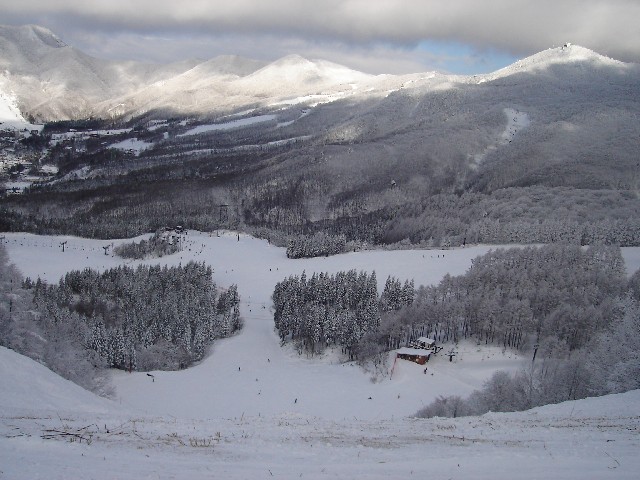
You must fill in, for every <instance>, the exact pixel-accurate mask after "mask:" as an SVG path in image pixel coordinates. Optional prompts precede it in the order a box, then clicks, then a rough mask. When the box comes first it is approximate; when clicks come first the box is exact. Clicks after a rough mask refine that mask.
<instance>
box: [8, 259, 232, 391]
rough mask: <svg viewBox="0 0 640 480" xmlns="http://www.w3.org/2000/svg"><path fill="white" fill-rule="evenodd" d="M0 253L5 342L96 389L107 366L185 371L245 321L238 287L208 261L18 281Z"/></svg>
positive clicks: (82, 272)
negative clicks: (225, 284) (216, 279)
mask: <svg viewBox="0 0 640 480" xmlns="http://www.w3.org/2000/svg"><path fill="white" fill-rule="evenodd" d="M1 253H2V255H3V258H1V259H0V260H2V262H0V263H1V268H0V273H2V278H1V280H2V285H0V287H2V293H3V295H4V296H6V297H8V298H9V305H10V306H9V311H8V312H7V311H5V310H4V309H3V310H0V314H2V319H1V320H2V322H0V325H1V331H0V341H1V342H2V345H4V346H7V347H10V348H13V349H14V350H16V351H18V352H20V353H23V354H24V355H27V356H30V357H32V358H35V359H36V360H38V361H41V362H42V363H44V364H46V365H47V366H48V367H49V368H51V369H52V370H54V371H56V372H57V373H59V374H61V375H62V376H64V377H66V378H70V379H72V380H73V381H75V382H76V383H79V384H80V385H83V386H85V387H86V388H90V389H92V390H94V391H96V390H97V391H101V389H102V388H103V387H104V384H105V382H103V381H101V382H102V383H100V384H96V383H95V380H94V377H95V378H102V377H101V374H100V373H99V371H100V370H101V369H103V368H106V367H112V368H120V369H126V370H136V369H139V370H152V369H162V370H172V369H180V368H186V367H187V366H189V365H191V364H193V363H194V362H196V361H198V360H200V359H202V358H203V357H204V355H205V354H206V350H207V347H208V346H209V345H211V343H212V342H213V341H214V340H215V339H216V338H223V337H227V336H230V335H233V334H234V332H236V331H237V330H238V329H240V328H241V326H242V322H241V319H240V316H239V302H240V299H239V297H238V292H237V288H236V287H235V285H234V286H231V287H229V288H228V289H226V290H221V289H218V288H217V287H216V286H215V284H214V283H213V279H212V270H211V267H208V266H205V265H204V264H200V263H194V262H189V263H188V264H186V265H184V266H178V267H170V268H168V267H160V266H139V267H137V268H135V269H133V268H130V267H126V266H120V267H118V268H113V269H110V270H107V271H105V272H103V273H99V272H96V271H94V270H91V269H85V270H83V271H71V272H69V273H67V274H66V275H65V277H64V278H62V279H61V280H60V282H59V283H58V284H56V285H48V284H46V283H44V282H42V281H40V279H38V280H36V281H35V282H34V281H32V280H30V279H25V280H23V279H22V278H20V276H19V275H18V274H17V272H15V270H14V269H13V268H12V267H10V266H9V265H8V262H7V259H6V254H5V253H4V249H2V251H1Z"/></svg>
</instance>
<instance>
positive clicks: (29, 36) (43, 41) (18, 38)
mask: <svg viewBox="0 0 640 480" xmlns="http://www.w3.org/2000/svg"><path fill="white" fill-rule="evenodd" d="M0 37H4V38H5V39H7V40H10V41H11V42H12V43H14V44H16V45H22V46H23V47H24V48H34V47H41V46H47V47H50V48H63V47H67V46H68V45H67V44H66V43H64V42H63V41H62V40H60V38H59V37H58V36H56V35H55V34H54V33H53V32H52V31H51V30H49V29H48V28H45V27H41V26H39V25H22V26H19V27H16V26H13V25H0Z"/></svg>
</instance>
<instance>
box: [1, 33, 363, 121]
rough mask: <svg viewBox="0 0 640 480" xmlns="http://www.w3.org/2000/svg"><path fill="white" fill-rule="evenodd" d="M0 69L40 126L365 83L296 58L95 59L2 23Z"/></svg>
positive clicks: (190, 109)
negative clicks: (156, 61)
mask: <svg viewBox="0 0 640 480" xmlns="http://www.w3.org/2000/svg"><path fill="white" fill-rule="evenodd" d="M0 70H1V71H2V72H3V73H2V76H1V79H2V81H3V84H4V91H5V92H6V93H7V94H12V95H15V96H16V98H17V99H18V105H19V108H20V111H21V112H22V114H23V115H24V116H31V117H34V118H36V119H38V120H41V121H42V120H45V121H46V120H60V119H69V118H88V117H90V116H99V117H107V118H109V117H114V116H124V115H128V116H132V115H134V116H135V115H140V114H145V113H147V112H149V111H163V112H167V111H176V112H178V113H185V114H190V115H194V114H206V113H209V112H210V111H211V110H212V109H214V110H216V111H219V110H221V108H222V109H225V108H227V109H233V108H236V107H240V106H242V105H245V104H252V103H255V102H256V99H258V98H264V97H272V98H279V97H286V96H290V95H307V94H311V93H318V92H319V91H321V90H322V89H327V88H329V89H330V88H331V87H334V86H336V85H338V84H344V83H349V82H355V81H362V80H365V79H367V78H369V76H368V75H365V74H362V73H359V72H356V71H353V70H350V69H348V68H346V67H342V66H340V65H336V64H333V63H330V62H326V61H310V60H306V59H304V58H302V57H299V56H289V57H285V58H283V59H281V60H278V61H276V62H274V63H272V64H269V65H267V64H265V62H259V61H255V60H251V59H245V58H240V57H237V56H220V57H216V58H214V59H212V60H208V61H204V62H200V61H196V60H188V61H184V62H179V63H174V64H169V65H153V64H143V63H137V62H116V61H107V60H100V59H97V58H94V57H91V56H89V55H86V54H84V53H83V52H81V51H79V50H77V49H75V48H73V47H71V46H69V45H66V44H65V43H64V42H62V41H61V40H60V39H59V38H58V37H56V36H55V34H53V33H52V32H51V31H49V30H47V29H45V28H43V27H39V26H35V25H27V26H22V27H13V26H0ZM228 97H231V98H232V100H231V101H229V100H228ZM225 99H227V100H225ZM221 104H222V107H221Z"/></svg>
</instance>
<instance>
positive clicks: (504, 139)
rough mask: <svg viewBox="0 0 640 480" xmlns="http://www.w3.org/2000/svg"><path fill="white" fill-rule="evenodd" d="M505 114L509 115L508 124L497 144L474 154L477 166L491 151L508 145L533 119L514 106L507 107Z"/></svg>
mask: <svg viewBox="0 0 640 480" xmlns="http://www.w3.org/2000/svg"><path fill="white" fill-rule="evenodd" d="M504 114H505V115H506V117H507V126H506V127H505V129H504V131H503V132H502V134H501V135H500V137H499V138H498V141H497V142H496V143H495V144H493V145H489V146H488V147H487V148H486V149H485V150H484V152H482V153H477V154H476V155H474V157H473V159H474V162H475V165H476V166H478V165H480V164H481V163H482V162H483V161H484V159H485V158H486V157H487V155H489V154H490V153H492V152H494V151H495V150H497V149H498V148H500V147H501V146H503V145H508V144H509V143H511V141H512V140H513V139H514V137H515V136H516V134H517V133H518V132H519V131H520V130H521V129H523V128H526V127H528V126H529V125H530V123H531V121H530V120H529V115H527V114H526V113H525V112H520V111H518V110H514V109H513V108H505V109H504Z"/></svg>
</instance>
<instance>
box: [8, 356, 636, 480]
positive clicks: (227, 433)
mask: <svg viewBox="0 0 640 480" xmlns="http://www.w3.org/2000/svg"><path fill="white" fill-rule="evenodd" d="M0 360H1V361H2V363H1V364H2V365H3V366H4V367H3V368H2V369H1V370H0V375H1V378H2V379H3V385H6V386H7V387H8V388H6V389H3V390H2V391H1V392H0V406H1V407H2V408H1V409H0V471H1V472H2V475H3V477H6V478H11V479H30V480H32V479H48V480H53V479H68V478H92V479H96V480H102V479H124V478H161V479H169V478H189V479H205V478H206V479H210V478H225V479H248V478H251V479H254V478H256V479H260V478H272V477H274V478H280V479H293V478H314V479H315V478H318V479H320V478H339V479H341V478H342V479H352V478H366V479H383V478H411V477H413V476H416V477H418V476H424V475H429V476H430V477H432V478H452V479H468V478H474V479H493V480H500V479H513V478H531V479H534V478H563V479H580V480H582V479H584V478H598V479H608V478H611V479H635V478H637V471H638V468H639V467H640V461H639V460H638V456H637V448H638V441H639V437H638V430H639V429H640V391H632V392H628V393H625V394H619V395H609V396H606V397H601V398H591V399H585V400H579V401H576V402H566V403H563V404H559V405H549V406H545V407H539V408H536V409H533V410H531V411H528V412H521V413H513V414H494V413H489V414H486V415H483V416H482V417H469V418H458V419H441V418H434V419H429V420H425V419H411V418H394V419H389V420H379V421H363V420H359V419H345V420H342V421H339V422H336V421H333V420H328V419H323V418H318V417H311V416H305V415H300V414H295V413H288V414H282V415H278V416H275V417H266V416H260V417H248V416H245V417H241V418H237V419H223V418H215V419H207V420H200V419H184V418H176V417H173V416H170V415H164V416H149V415H143V414H140V413H139V412H136V411H133V410H130V409H127V408H125V407H123V406H122V405H119V404H118V403H116V402H109V401H107V400H104V399H100V398H97V397H95V396H92V395H91V394H90V393H88V392H84V393H83V391H81V392H78V391H76V390H75V388H77V387H76V386H74V385H73V384H71V385H69V382H67V381H66V380H63V379H62V378H60V377H58V376H57V375H55V374H53V373H52V372H50V371H49V370H47V369H45V368H44V367H42V366H40V365H38V364H37V363H36V362H33V361H32V360H29V359H26V358H24V357H21V356H20V355H18V354H16V353H14V352H12V351H10V350H6V349H2V348H0ZM24 378H29V379H30V382H29V383H28V386H26V387H25V386H24V383H25V382H24ZM5 379H8V382H7V383H6V384H5V383H4V381H5ZM15 382H17V383H18V385H22V386H17V385H16V383H15ZM41 387H44V388H41ZM74 387H75V388H74ZM80 390H81V389H80ZM49 391H53V392H56V393H60V396H57V397H56V399H55V400H54V401H52V400H51V395H50V394H49V393H48V392H49ZM184 393H185V396H186V395H187V394H188V392H184ZM104 404H110V405H107V407H106V408H105V406H104ZM91 412H93V413H91Z"/></svg>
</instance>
